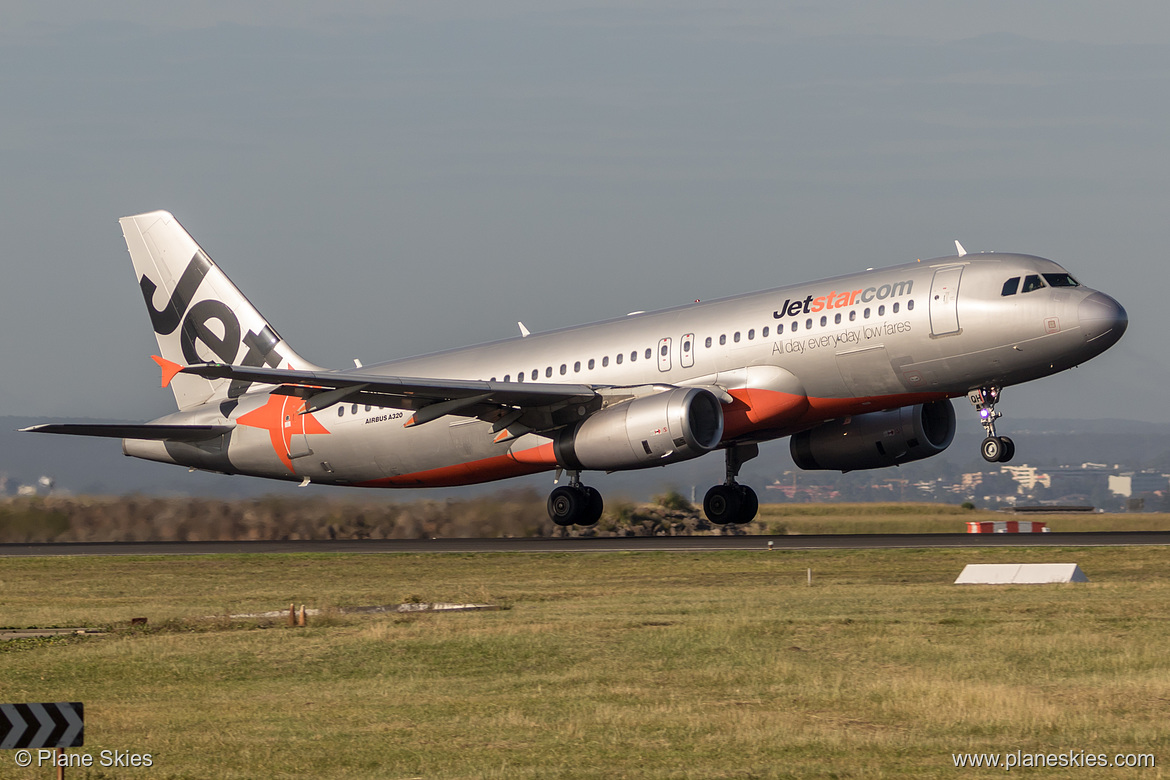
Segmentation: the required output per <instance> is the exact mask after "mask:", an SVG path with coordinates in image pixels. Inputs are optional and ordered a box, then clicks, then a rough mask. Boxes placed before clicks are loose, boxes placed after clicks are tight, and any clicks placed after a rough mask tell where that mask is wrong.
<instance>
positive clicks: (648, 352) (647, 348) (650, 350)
mask: <svg viewBox="0 0 1170 780" xmlns="http://www.w3.org/2000/svg"><path fill="white" fill-rule="evenodd" d="M653 354H654V351H653V350H652V349H650V348H649V347H646V359H647V360H649V359H650V356H651V355H653Z"/></svg>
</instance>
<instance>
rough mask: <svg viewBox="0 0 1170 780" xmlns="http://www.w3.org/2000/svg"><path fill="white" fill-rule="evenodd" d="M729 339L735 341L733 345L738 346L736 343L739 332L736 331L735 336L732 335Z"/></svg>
mask: <svg viewBox="0 0 1170 780" xmlns="http://www.w3.org/2000/svg"><path fill="white" fill-rule="evenodd" d="M731 338H732V340H733V341H735V343H736V344H738V343H739V331H738V330H737V331H736V332H735V335H734V336H732V337H731Z"/></svg>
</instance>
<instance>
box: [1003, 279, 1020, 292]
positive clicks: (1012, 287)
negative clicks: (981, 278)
mask: <svg viewBox="0 0 1170 780" xmlns="http://www.w3.org/2000/svg"><path fill="white" fill-rule="evenodd" d="M1019 289H1020V277H1018V276H1013V277H1012V278H1011V279H1008V280H1007V281H1006V282H1004V283H1003V292H1002V293H1000V295H1015V294H1016V291H1018V290H1019Z"/></svg>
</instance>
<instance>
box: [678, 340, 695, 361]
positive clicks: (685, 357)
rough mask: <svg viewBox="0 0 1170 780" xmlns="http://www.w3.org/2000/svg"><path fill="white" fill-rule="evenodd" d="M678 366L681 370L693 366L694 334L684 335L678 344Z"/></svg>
mask: <svg viewBox="0 0 1170 780" xmlns="http://www.w3.org/2000/svg"><path fill="white" fill-rule="evenodd" d="M678 364H679V365H680V366H682V367H683V368H690V367H691V366H693V365H695V334H694V333H684V334H683V337H682V343H681V344H679V353H678Z"/></svg>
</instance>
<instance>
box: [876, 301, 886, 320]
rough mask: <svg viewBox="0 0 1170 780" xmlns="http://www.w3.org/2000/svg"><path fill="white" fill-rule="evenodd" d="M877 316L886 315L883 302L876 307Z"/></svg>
mask: <svg viewBox="0 0 1170 780" xmlns="http://www.w3.org/2000/svg"><path fill="white" fill-rule="evenodd" d="M878 316H879V317H884V316H886V305H885V304H884V303H883V304H882V305H881V306H879V307H878Z"/></svg>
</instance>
